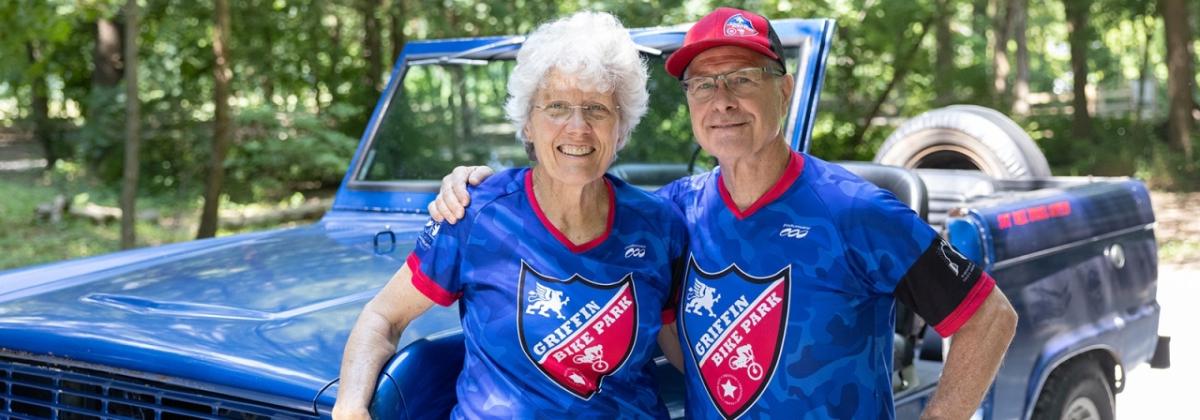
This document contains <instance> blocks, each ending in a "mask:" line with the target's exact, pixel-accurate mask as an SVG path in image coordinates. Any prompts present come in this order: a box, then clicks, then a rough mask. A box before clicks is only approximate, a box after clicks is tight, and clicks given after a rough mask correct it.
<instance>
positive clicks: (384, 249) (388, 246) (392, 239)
mask: <svg viewBox="0 0 1200 420" xmlns="http://www.w3.org/2000/svg"><path fill="white" fill-rule="evenodd" d="M381 237H386V239H384V240H382V241H381V240H379V238H381ZM395 250H396V234H395V233H394V232H392V231H391V230H390V229H389V230H385V231H380V232H377V233H376V234H375V253H376V254H388V253H391V252H392V251H395Z"/></svg>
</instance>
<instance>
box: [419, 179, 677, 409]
mask: <svg viewBox="0 0 1200 420" xmlns="http://www.w3.org/2000/svg"><path fill="white" fill-rule="evenodd" d="M532 179H533V177H532V170H529V169H518V170H509V171H504V172H500V173H498V174H496V175H494V176H492V177H491V178H488V180H487V181H485V182H484V183H483V184H481V185H480V186H479V187H477V188H473V190H472V192H471V194H472V204H471V206H470V207H469V208H468V209H467V213H466V216H465V218H464V219H463V220H462V221H461V222H459V223H457V224H455V225H451V224H449V223H433V222H432V221H431V222H430V223H429V224H428V225H427V226H426V229H425V231H424V232H423V233H422V234H421V235H420V236H419V237H418V239H417V246H416V249H415V250H414V251H413V253H412V255H410V256H409V258H408V262H407V264H408V266H409V268H410V269H411V270H412V272H413V284H414V285H415V286H416V288H417V289H418V290H420V291H421V292H422V293H424V294H425V295H426V296H428V297H429V298H430V299H431V300H433V301H434V302H436V303H438V304H441V305H447V306H448V305H450V304H452V303H454V302H455V301H456V300H458V299H461V300H462V302H461V303H462V308H463V312H464V313H463V318H462V326H463V335H464V338H465V342H466V359H465V361H464V366H463V370H462V373H461V374H460V375H459V377H458V382H457V385H456V387H457V396H458V405H457V406H456V407H455V408H454V411H453V416H454V417H456V418H464V417H465V418H479V417H495V418H532V417H539V418H565V417H567V416H577V415H580V414H586V415H588V416H604V415H611V416H618V417H638V418H647V417H664V416H666V411H665V407H664V406H663V403H662V401H661V400H660V398H659V396H658V393H657V391H656V390H657V387H656V386H655V382H654V379H653V376H652V374H651V371H652V370H651V369H652V367H653V361H652V359H651V357H652V356H653V355H654V354H655V353H654V351H655V350H656V349H657V347H658V344H657V335H658V332H659V329H660V328H661V327H662V325H663V323H664V321H666V322H668V323H669V322H673V320H674V316H675V315H674V308H673V305H671V304H669V303H668V301H669V300H670V298H671V297H673V294H672V292H671V286H672V284H673V283H672V262H673V261H681V258H682V255H683V247H684V246H685V240H686V239H685V235H686V230H685V229H684V227H683V221H682V216H681V215H680V214H679V212H678V210H676V208H675V206H673V205H671V204H670V203H669V202H667V201H666V200H664V199H662V198H660V197H657V196H654V195H652V194H649V193H647V192H644V191H642V190H640V189H638V188H636V187H633V186H630V185H628V184H626V183H625V182H623V181H621V180H618V179H615V178H611V177H607V176H606V183H607V185H608V187H609V192H610V194H609V196H610V198H613V199H614V201H612V202H610V206H609V209H610V210H609V214H608V226H609V228H610V229H608V230H607V232H608V233H606V234H604V235H602V236H601V237H599V238H597V239H595V240H593V241H591V242H588V243H585V244H574V243H572V242H570V240H569V239H567V237H566V236H565V235H563V234H562V233H561V232H560V231H558V229H556V228H555V227H554V226H553V225H552V224H550V223H549V222H548V221H547V219H546V218H545V216H544V214H543V213H542V211H541V208H540V207H539V206H538V204H537V200H536V198H535V196H534V194H533V187H532Z"/></svg>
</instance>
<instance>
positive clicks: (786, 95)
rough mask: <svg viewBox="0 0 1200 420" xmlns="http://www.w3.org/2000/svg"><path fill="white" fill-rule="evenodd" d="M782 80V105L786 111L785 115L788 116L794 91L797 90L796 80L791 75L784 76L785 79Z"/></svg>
mask: <svg viewBox="0 0 1200 420" xmlns="http://www.w3.org/2000/svg"><path fill="white" fill-rule="evenodd" d="M781 79H783V86H782V89H783V104H782V106H783V109H784V114H785V115H786V114H787V107H788V103H790V102H791V101H792V93H793V91H795V88H796V79H795V78H793V77H792V76H791V75H790V74H785V75H783V77H782V78H781Z"/></svg>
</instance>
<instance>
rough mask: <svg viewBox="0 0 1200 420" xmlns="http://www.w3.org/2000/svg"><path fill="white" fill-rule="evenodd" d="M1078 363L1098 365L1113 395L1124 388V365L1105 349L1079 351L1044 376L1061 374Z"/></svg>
mask: <svg viewBox="0 0 1200 420" xmlns="http://www.w3.org/2000/svg"><path fill="white" fill-rule="evenodd" d="M1079 363H1086V364H1093V365H1096V366H1099V368H1100V371H1101V372H1103V373H1104V379H1106V380H1107V381H1108V386H1109V389H1111V390H1112V391H1113V394H1114V395H1115V394H1117V393H1119V392H1121V391H1122V390H1123V389H1124V388H1125V369H1124V367H1123V366H1121V365H1120V363H1119V362H1117V358H1116V357H1115V356H1113V354H1112V352H1110V351H1108V350H1105V349H1093V350H1088V351H1085V352H1083V353H1079V354H1076V355H1074V356H1071V358H1070V359H1068V360H1066V361H1064V362H1062V363H1061V364H1059V365H1058V366H1056V367H1055V368H1054V370H1053V371H1051V372H1050V375H1048V376H1046V377H1047V378H1050V377H1051V376H1054V375H1057V374H1061V373H1062V372H1065V371H1066V370H1067V368H1068V367H1069V365H1074V364H1079ZM1043 390H1044V384H1043ZM1041 391H1042V390H1039V393H1040V392H1041Z"/></svg>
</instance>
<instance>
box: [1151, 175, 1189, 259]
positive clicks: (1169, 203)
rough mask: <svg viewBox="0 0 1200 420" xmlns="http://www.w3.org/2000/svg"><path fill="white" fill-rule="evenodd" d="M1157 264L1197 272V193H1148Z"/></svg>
mask: <svg viewBox="0 0 1200 420" xmlns="http://www.w3.org/2000/svg"><path fill="white" fill-rule="evenodd" d="M1150 202H1151V204H1152V205H1153V206H1154V217H1155V219H1157V220H1158V225H1157V226H1155V228H1154V233H1155V236H1157V238H1158V249H1159V264H1163V265H1166V264H1170V265H1175V266H1178V267H1179V268H1194V269H1200V193H1169V192H1162V191H1154V192H1151V193H1150Z"/></svg>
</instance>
